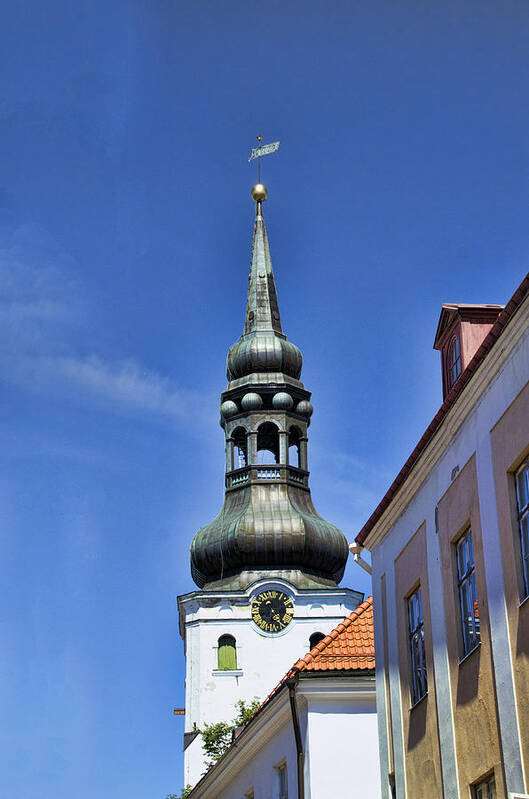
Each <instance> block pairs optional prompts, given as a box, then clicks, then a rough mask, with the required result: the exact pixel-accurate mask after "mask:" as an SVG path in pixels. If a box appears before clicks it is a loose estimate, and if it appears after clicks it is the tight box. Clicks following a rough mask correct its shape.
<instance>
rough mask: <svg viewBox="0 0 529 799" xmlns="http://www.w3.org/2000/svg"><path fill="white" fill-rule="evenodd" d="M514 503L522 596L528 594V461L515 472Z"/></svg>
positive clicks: (524, 596)
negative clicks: (518, 540) (518, 537)
mask: <svg viewBox="0 0 529 799" xmlns="http://www.w3.org/2000/svg"><path fill="white" fill-rule="evenodd" d="M516 503H517V505H518V529H519V531H520V554H521V561H522V576H523V598H524V599H525V598H526V597H528V596H529V461H526V462H525V463H524V464H523V466H521V467H520V468H519V469H518V471H517V472H516Z"/></svg>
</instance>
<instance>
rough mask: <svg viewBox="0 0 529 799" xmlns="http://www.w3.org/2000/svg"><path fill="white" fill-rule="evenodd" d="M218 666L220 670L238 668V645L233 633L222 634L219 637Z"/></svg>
mask: <svg viewBox="0 0 529 799" xmlns="http://www.w3.org/2000/svg"><path fill="white" fill-rule="evenodd" d="M218 668H219V670H220V671H233V670H234V669H236V668H237V647H236V645H235V638H234V637H233V635H221V636H220V638H219V649H218Z"/></svg>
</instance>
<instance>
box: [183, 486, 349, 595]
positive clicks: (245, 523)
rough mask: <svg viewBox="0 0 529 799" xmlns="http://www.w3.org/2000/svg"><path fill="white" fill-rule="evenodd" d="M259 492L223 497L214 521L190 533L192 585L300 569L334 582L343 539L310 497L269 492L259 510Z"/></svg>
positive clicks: (243, 491)
mask: <svg viewBox="0 0 529 799" xmlns="http://www.w3.org/2000/svg"><path fill="white" fill-rule="evenodd" d="M259 488H260V486H248V487H246V488H243V489H240V490H239V491H232V492H230V493H228V494H227V495H226V500H225V502H224V506H223V508H222V510H221V512H220V513H219V515H218V516H217V518H216V519H214V520H213V521H212V522H211V523H210V524H208V525H207V526H206V527H203V528H202V529H201V530H199V531H198V533H197V534H196V535H195V537H194V539H193V542H192V544H191V571H192V575H193V579H194V581H195V582H196V583H197V585H199V586H200V587H201V588H203V587H204V586H207V584H208V583H213V582H218V581H223V580H224V581H229V578H230V577H233V576H234V575H239V574H241V572H243V571H264V572H266V571H268V572H270V571H272V572H274V573H276V574H277V573H278V572H279V571H301V572H304V573H306V574H309V575H312V576H313V577H315V578H316V579H317V578H320V580H321V581H322V583H327V584H329V583H330V584H337V583H339V582H340V580H341V579H342V576H343V572H344V569H345V564H346V561H347V556H348V554H349V553H348V548H347V540H346V538H345V536H344V534H343V533H342V531H341V530H339V529H338V527H335V525H334V524H331V523H330V522H328V521H326V520H325V519H322V517H321V516H320V515H319V514H318V513H317V511H316V509H315V508H314V505H313V504H312V500H311V498H310V493H309V492H307V491H299V490H298V489H290V490H285V491H281V492H278V491H277V490H274V491H273V493H271V494H270V497H269V499H268V502H267V503H266V506H265V507H263V502H262V500H261V497H260V491H259ZM277 488H279V487H277ZM285 488H286V487H285Z"/></svg>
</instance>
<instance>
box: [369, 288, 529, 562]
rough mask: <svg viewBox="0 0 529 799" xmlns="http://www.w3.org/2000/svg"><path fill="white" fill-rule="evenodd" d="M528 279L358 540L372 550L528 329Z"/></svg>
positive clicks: (504, 312) (427, 430) (507, 307)
mask: <svg viewBox="0 0 529 799" xmlns="http://www.w3.org/2000/svg"><path fill="white" fill-rule="evenodd" d="M528 292H529V275H528V276H526V277H525V278H524V280H523V281H522V283H521V284H520V286H519V288H518V289H517V290H516V292H515V293H514V295H513V297H512V298H511V300H510V301H509V303H508V304H507V305H506V306H505V309H504V311H502V313H501V314H500V316H499V318H498V320H497V322H496V323H495V325H494V326H493V328H492V330H491V331H490V332H489V334H488V335H487V337H486V338H485V340H484V341H483V343H482V345H481V346H480V348H479V349H478V351H477V352H476V354H475V356H474V358H473V359H472V361H471V362H470V363H469V365H468V366H467V368H466V369H465V371H464V372H463V373H462V374H461V377H460V378H459V380H458V381H457V383H456V384H455V386H454V388H453V389H452V391H451V392H450V394H448V396H447V398H446V399H445V401H444V403H443V405H442V406H441V408H440V409H439V411H438V412H437V413H436V415H435V416H434V418H433V419H432V421H431V422H430V424H429V426H428V427H427V429H426V431H425V433H424V434H423V436H422V438H421V439H420V441H419V443H418V444H417V446H416V448H415V449H414V451H413V452H412V454H411V455H410V457H409V458H408V460H407V461H406V463H405V464H404V466H403V468H402V469H401V471H400V472H399V474H398V475H397V477H396V478H395V480H394V482H393V483H392V485H391V486H390V488H389V490H388V491H387V493H386V494H385V496H384V497H383V499H382V501H381V502H380V503H379V505H378V507H377V508H376V509H375V511H374V512H373V514H372V515H371V517H370V518H369V519H368V521H367V522H366V524H365V525H364V527H363V528H362V530H361V531H360V532H359V534H358V535H357V536H356V541H357V543H359V544H362V545H363V546H365V547H367V549H370V550H373V549H374V548H375V547H376V546H377V545H378V544H379V543H380V541H381V540H382V538H383V537H384V536H385V535H386V533H387V532H388V530H389V529H390V528H391V527H392V526H393V525H394V524H395V522H396V521H397V519H398V518H399V517H400V516H401V515H402V513H403V512H404V510H405V509H406V507H407V506H408V505H409V503H410V502H411V500H412V499H413V497H414V496H415V494H416V493H417V491H418V490H419V489H420V487H421V485H422V484H423V483H424V481H425V480H426V478H427V477H428V475H429V474H430V473H431V471H432V469H433V468H434V467H435V465H436V463H437V462H438V461H439V459H440V458H441V456H442V455H443V453H444V452H445V450H446V449H447V447H448V445H449V444H450V442H451V440H452V439H453V437H454V436H455V434H456V433H457V431H458V430H459V429H460V428H461V426H462V425H463V424H464V422H465V421H466V419H467V418H468V416H469V415H470V413H471V412H472V411H473V410H474V408H475V407H476V405H477V404H478V402H479V399H480V397H481V396H482V394H483V393H484V392H485V390H486V389H487V387H488V386H489V385H490V383H491V382H492V380H493V379H494V377H495V376H496V375H497V374H498V372H499V371H500V370H501V368H502V367H503V366H504V364H505V363H506V362H507V360H508V358H509V357H510V355H511V353H512V352H513V350H514V348H515V347H516V345H517V344H518V341H519V340H520V338H521V336H522V335H523V333H524V331H525V330H526V329H527V327H528V325H529V297H528Z"/></svg>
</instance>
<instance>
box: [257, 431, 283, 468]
mask: <svg viewBox="0 0 529 799" xmlns="http://www.w3.org/2000/svg"><path fill="white" fill-rule="evenodd" d="M257 463H279V430H278V429H277V427H276V426H275V424H272V422H263V424H262V425H260V426H259V427H258V429H257Z"/></svg>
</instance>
